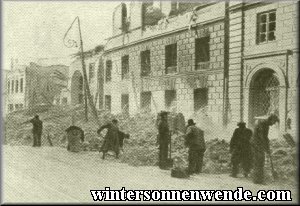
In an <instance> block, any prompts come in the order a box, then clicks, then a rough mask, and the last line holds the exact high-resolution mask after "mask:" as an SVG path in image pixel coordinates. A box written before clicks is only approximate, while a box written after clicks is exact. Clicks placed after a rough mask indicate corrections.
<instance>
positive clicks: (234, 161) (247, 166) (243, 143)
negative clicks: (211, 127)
mask: <svg viewBox="0 0 300 206" xmlns="http://www.w3.org/2000/svg"><path fill="white" fill-rule="evenodd" d="M237 126H238V128H236V129H235V130H234V132H233V135H232V137H231V140H230V153H231V165H232V168H231V174H230V176H231V177H237V174H238V172H239V165H240V164H241V166H242V168H243V172H244V176H245V177H248V175H249V173H250V170H251V165H252V153H251V145H250V139H251V137H252V131H251V130H250V129H248V128H247V127H246V123H245V122H243V121H241V122H238V123H237Z"/></svg>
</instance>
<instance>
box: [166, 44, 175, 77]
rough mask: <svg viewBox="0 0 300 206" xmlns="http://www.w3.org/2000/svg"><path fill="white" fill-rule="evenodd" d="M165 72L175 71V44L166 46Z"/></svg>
mask: <svg viewBox="0 0 300 206" xmlns="http://www.w3.org/2000/svg"><path fill="white" fill-rule="evenodd" d="M165 50H166V74H170V73H175V72H176V67H177V44H176V43H175V44H171V45H167V46H166V48H165Z"/></svg>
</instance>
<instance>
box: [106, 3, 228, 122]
mask: <svg viewBox="0 0 300 206" xmlns="http://www.w3.org/2000/svg"><path fill="white" fill-rule="evenodd" d="M190 5H191V3H188V4H187V3H181V4H177V3H176V4H174V3H160V4H157V3H155V2H154V3H152V4H151V3H148V4H145V3H142V2H132V3H130V5H127V6H128V7H129V8H127V6H126V5H124V4H123V5H121V6H120V7H119V8H117V9H116V10H115V12H114V17H113V18H114V20H115V21H114V25H113V27H114V29H113V37H111V38H110V40H109V41H108V43H107V44H106V47H105V54H104V60H105V61H104V62H105V68H106V69H105V70H106V71H105V83H104V103H105V108H106V109H108V110H111V111H112V113H121V112H125V113H129V114H131V115H132V114H135V113H138V112H144V111H151V112H153V113H156V112H159V111H160V110H168V111H175V112H182V113H183V114H184V115H185V116H190V115H192V114H193V113H195V112H205V113H207V114H208V115H209V116H210V117H211V118H212V119H213V121H215V122H222V111H223V75H224V72H223V70H224V16H225V3H224V2H223V3H217V4H203V3H193V4H192V7H191V6H190ZM194 7H197V10H195V11H194V12H192V11H191V10H192V8H194ZM126 10H128V11H130V14H128V12H125V11H126ZM212 11H214V12H215V14H216V15H213V16H212V15H211V12H212ZM125 13H127V14H128V15H129V16H130V17H129V18H130V19H131V20H132V21H130V22H129V23H128V22H127V25H128V28H127V30H126V31H124V30H123V31H122V30H120V29H118V28H123V27H122V26H121V27H120V25H119V24H118V23H119V22H116V21H118V20H120V24H121V25H122V19H124V16H126V15H125ZM159 13H161V15H160V16H161V17H162V18H161V19H159V20H157V21H156V22H151V21H150V20H153V16H158V14H159ZM119 17H122V18H119ZM129 18H128V17H127V18H126V19H129ZM123 21H124V20H123ZM125 27H126V26H125Z"/></svg>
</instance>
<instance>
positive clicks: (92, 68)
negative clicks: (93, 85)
mask: <svg viewBox="0 0 300 206" xmlns="http://www.w3.org/2000/svg"><path fill="white" fill-rule="evenodd" d="M94 76H95V63H90V65H89V81H91V79H92V78H94Z"/></svg>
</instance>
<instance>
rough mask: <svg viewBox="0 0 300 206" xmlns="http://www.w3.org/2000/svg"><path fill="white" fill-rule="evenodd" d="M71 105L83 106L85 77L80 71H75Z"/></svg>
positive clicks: (72, 82)
mask: <svg viewBox="0 0 300 206" xmlns="http://www.w3.org/2000/svg"><path fill="white" fill-rule="evenodd" d="M71 103H72V104H73V105H76V104H83V77H82V74H81V73H80V71H75V72H74V74H73V76H72V81H71Z"/></svg>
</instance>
